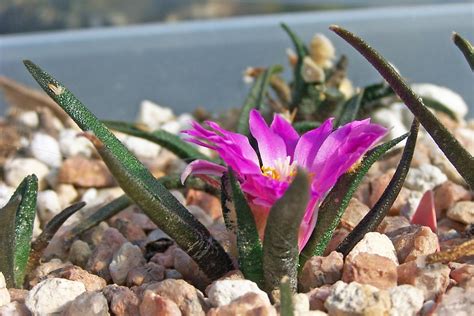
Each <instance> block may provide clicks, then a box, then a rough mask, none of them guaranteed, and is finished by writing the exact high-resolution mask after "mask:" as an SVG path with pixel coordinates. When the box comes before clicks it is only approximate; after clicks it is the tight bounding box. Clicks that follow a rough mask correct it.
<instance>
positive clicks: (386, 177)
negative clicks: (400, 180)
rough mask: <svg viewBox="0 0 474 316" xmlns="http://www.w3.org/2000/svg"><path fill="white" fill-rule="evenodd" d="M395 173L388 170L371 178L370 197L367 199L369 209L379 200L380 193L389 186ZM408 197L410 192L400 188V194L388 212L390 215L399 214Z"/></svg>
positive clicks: (392, 170)
mask: <svg viewBox="0 0 474 316" xmlns="http://www.w3.org/2000/svg"><path fill="white" fill-rule="evenodd" d="M394 173H395V169H389V170H387V171H386V172H385V173H383V174H380V175H379V176H377V177H375V178H373V179H372V180H371V182H370V197H369V204H368V205H369V207H373V206H374V205H375V203H377V201H378V200H379V199H380V197H381V196H382V193H383V192H384V191H385V188H386V187H387V185H388V184H389V182H390V180H391V179H392V177H393V174H394ZM409 196H410V190H408V189H407V188H405V187H402V189H401V191H400V193H399V194H398V196H397V198H396V199H395V202H394V203H393V205H392V207H391V208H390V210H389V214H390V215H398V214H400V210H401V209H402V207H403V206H404V205H405V204H406V202H407V200H408V197H409Z"/></svg>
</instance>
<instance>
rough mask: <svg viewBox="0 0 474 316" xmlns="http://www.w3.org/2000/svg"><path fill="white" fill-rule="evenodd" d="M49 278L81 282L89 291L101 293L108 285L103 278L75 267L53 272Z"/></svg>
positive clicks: (71, 266)
mask: <svg viewBox="0 0 474 316" xmlns="http://www.w3.org/2000/svg"><path fill="white" fill-rule="evenodd" d="M48 278H63V279H67V280H71V281H79V282H81V283H82V284H84V286H85V288H86V290H87V291H100V290H102V289H103V288H104V287H105V286H106V285H107V284H106V282H105V280H104V279H102V278H101V277H99V276H97V275H95V274H91V273H89V272H87V271H86V270H83V269H81V268H80V267H78V266H73V265H69V266H66V267H63V268H60V269H57V270H54V271H52V272H51V273H49V274H48Z"/></svg>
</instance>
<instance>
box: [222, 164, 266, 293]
mask: <svg viewBox="0 0 474 316" xmlns="http://www.w3.org/2000/svg"><path fill="white" fill-rule="evenodd" d="M228 174H229V181H230V184H231V186H232V198H233V201H234V205H235V212H236V215H237V248H238V250H239V257H238V259H239V269H240V270H241V271H242V273H243V274H244V276H245V278H246V279H249V280H251V281H253V282H255V283H257V284H258V285H259V286H261V285H262V281H263V270H262V244H261V243H260V238H259V236H258V231H257V226H256V225H255V220H254V217H253V213H252V210H251V209H250V207H249V205H248V203H247V199H246V198H245V196H244V194H243V192H242V190H241V188H240V184H239V182H237V180H236V179H235V176H234V174H233V172H232V170H230V169H229V173H228Z"/></svg>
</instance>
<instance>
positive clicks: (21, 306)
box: [0, 302, 31, 316]
mask: <svg viewBox="0 0 474 316" xmlns="http://www.w3.org/2000/svg"><path fill="white" fill-rule="evenodd" d="M30 315H31V313H30V311H29V309H28V308H27V307H26V305H25V303H21V302H10V303H8V304H6V305H3V306H1V307H0V316H30Z"/></svg>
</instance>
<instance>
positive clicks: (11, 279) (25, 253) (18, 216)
mask: <svg viewBox="0 0 474 316" xmlns="http://www.w3.org/2000/svg"><path fill="white" fill-rule="evenodd" d="M37 194H38V179H37V178H36V176H35V175H30V176H27V177H26V178H25V179H23V181H22V182H21V183H20V185H19V186H18V187H17V189H16V190H15V192H14V193H13V195H12V197H11V198H10V200H9V201H8V203H7V204H6V205H5V206H4V207H3V208H2V209H0V251H1V255H0V271H1V272H2V273H3V275H4V277H5V281H6V284H7V288H13V287H14V288H22V287H23V280H24V278H25V271H26V267H27V263H28V257H29V254H30V247H31V244H30V243H31V236H32V234H33V223H34V220H35V213H36V196H37Z"/></svg>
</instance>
